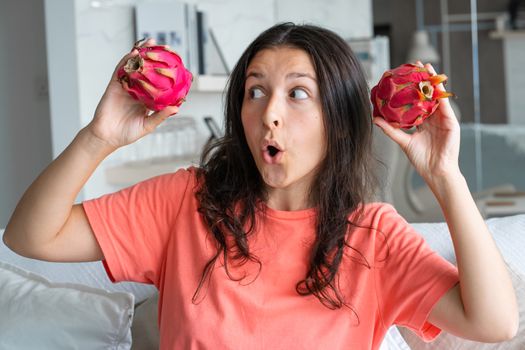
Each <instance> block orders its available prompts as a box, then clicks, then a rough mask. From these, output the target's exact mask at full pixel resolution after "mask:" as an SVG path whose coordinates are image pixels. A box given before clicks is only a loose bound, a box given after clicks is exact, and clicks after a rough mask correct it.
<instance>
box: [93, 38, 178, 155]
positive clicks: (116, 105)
mask: <svg viewBox="0 0 525 350" xmlns="http://www.w3.org/2000/svg"><path fill="white" fill-rule="evenodd" d="M152 45H155V42H154V41H153V40H152V39H150V40H148V41H146V42H145V43H143V44H142V45H140V46H152ZM137 55H138V50H137V49H136V47H134V48H133V50H132V51H131V52H130V53H128V54H127V55H126V56H124V57H123V58H122V59H121V60H120V62H119V63H118V65H117V67H116V68H115V71H114V72H113V75H112V76H111V80H110V82H109V84H108V86H107V88H106V91H105V92H104V95H103V96H102V98H101V100H100V102H99V103H98V106H97V109H96V111H95V116H94V117H93V120H92V121H91V122H90V123H89V125H88V126H87V127H86V129H87V130H88V131H89V132H90V133H92V134H93V135H94V136H95V137H96V138H98V139H100V140H101V141H103V142H104V143H105V144H107V145H108V146H110V147H112V148H114V149H117V148H119V147H122V146H125V145H128V144H130V143H133V142H135V141H136V140H138V139H140V138H141V137H143V136H145V135H147V134H149V133H151V132H152V131H153V130H155V128H156V127H157V126H159V125H160V124H161V123H162V122H163V121H164V120H166V119H167V118H168V117H169V116H171V115H173V114H175V113H177V112H178V110H179V109H178V107H176V106H168V107H166V108H165V109H163V110H161V111H158V112H154V113H152V114H150V110H149V109H147V108H146V107H145V106H144V105H143V104H142V103H141V102H140V101H137V100H135V99H133V98H132V97H131V96H130V95H129V94H128V93H127V91H126V90H124V89H123V87H122V85H121V83H120V81H119V80H118V77H117V71H118V70H119V69H120V67H122V66H123V65H125V64H126V62H127V61H128V59H130V58H131V57H134V56H137Z"/></svg>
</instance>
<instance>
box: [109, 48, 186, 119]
mask: <svg viewBox="0 0 525 350" xmlns="http://www.w3.org/2000/svg"><path fill="white" fill-rule="evenodd" d="M135 48H136V49H137V50H138V52H139V54H138V55H137V56H134V57H132V58H130V59H129V60H128V61H127V62H126V64H125V65H124V66H123V67H121V68H120V69H119V70H118V72H117V76H118V79H119V81H120V82H121V84H122V87H123V88H124V89H125V90H126V91H127V92H128V93H129V94H130V95H131V96H132V97H133V98H134V99H136V100H139V101H142V103H144V105H146V107H147V108H149V109H150V110H153V111H160V110H161V109H164V108H166V107H167V106H180V105H181V104H182V102H184V101H185V99H184V98H185V97H186V95H187V94H188V92H189V90H190V86H191V82H192V81H193V76H192V74H191V73H190V72H189V71H188V70H187V69H186V68H185V67H184V64H183V63H182V59H181V58H180V56H179V55H177V53H176V52H174V51H172V50H170V49H169V47H168V46H166V45H156V46H136V47H135Z"/></svg>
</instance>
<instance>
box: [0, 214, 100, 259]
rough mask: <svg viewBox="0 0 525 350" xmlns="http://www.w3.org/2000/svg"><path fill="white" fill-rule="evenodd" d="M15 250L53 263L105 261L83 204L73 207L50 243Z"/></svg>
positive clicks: (23, 254) (29, 256)
mask: <svg viewBox="0 0 525 350" xmlns="http://www.w3.org/2000/svg"><path fill="white" fill-rule="evenodd" d="M6 243H7V242H6ZM13 248H15V249H14V250H15V251H16V252H17V253H18V254H20V255H22V256H26V257H28V258H32V259H38V260H45V261H53V262H85V261H97V260H102V259H104V255H103V253H102V250H101V249H100V246H99V244H98V242H97V239H96V238H95V234H94V233H93V230H92V229H91V226H90V224H89V221H88V219H87V216H86V213H85V212H84V208H83V207H82V205H81V204H75V205H73V207H72V209H71V213H70V214H69V217H68V218H67V220H66V222H65V224H64V226H63V227H62V229H61V230H60V231H59V232H58V233H57V234H56V236H55V237H54V238H53V239H52V240H50V241H49V242H48V243H46V244H43V245H41V246H39V247H36V248H35V247H32V248H30V249H27V248H26V249H20V250H17V249H16V247H13Z"/></svg>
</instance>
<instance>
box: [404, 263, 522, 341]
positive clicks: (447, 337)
mask: <svg viewBox="0 0 525 350" xmlns="http://www.w3.org/2000/svg"><path fill="white" fill-rule="evenodd" d="M509 272H510V276H511V279H512V284H513V285H514V290H515V292H516V298H517V299H518V307H519V314H520V326H519V329H518V333H517V335H516V336H515V337H514V338H512V339H510V340H508V341H505V342H501V343H480V342H475V341H471V340H467V339H463V338H459V337H456V336H454V335H452V334H450V333H447V332H445V331H443V332H441V334H440V335H439V336H438V337H437V338H436V339H435V340H434V341H432V342H431V343H425V342H423V341H422V340H421V339H420V338H418V337H417V336H416V335H415V334H414V333H412V331H410V330H408V329H406V328H403V327H399V332H400V333H401V335H402V336H403V337H404V338H405V340H406V342H407V343H408V345H409V346H410V348H411V349H412V350H443V349H446V350H517V349H525V324H524V323H525V276H524V275H521V274H519V273H517V272H516V271H515V268H513V267H512V266H509Z"/></svg>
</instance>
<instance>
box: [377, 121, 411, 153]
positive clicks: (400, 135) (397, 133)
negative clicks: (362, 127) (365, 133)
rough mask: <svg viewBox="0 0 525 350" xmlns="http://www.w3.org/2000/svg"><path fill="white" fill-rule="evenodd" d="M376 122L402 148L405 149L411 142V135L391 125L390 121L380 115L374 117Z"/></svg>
mask: <svg viewBox="0 0 525 350" xmlns="http://www.w3.org/2000/svg"><path fill="white" fill-rule="evenodd" d="M374 124H375V125H377V126H379V127H380V128H381V130H383V132H384V133H385V134H386V135H387V136H388V137H390V138H391V139H392V140H394V142H395V143H397V144H398V145H399V146H401V148H402V149H405V148H406V147H407V145H408V144H409V142H410V135H409V134H407V133H406V132H404V131H403V130H401V129H400V128H395V127H393V126H392V125H390V123H389V122H387V121H386V120H384V119H383V118H380V117H374Z"/></svg>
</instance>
